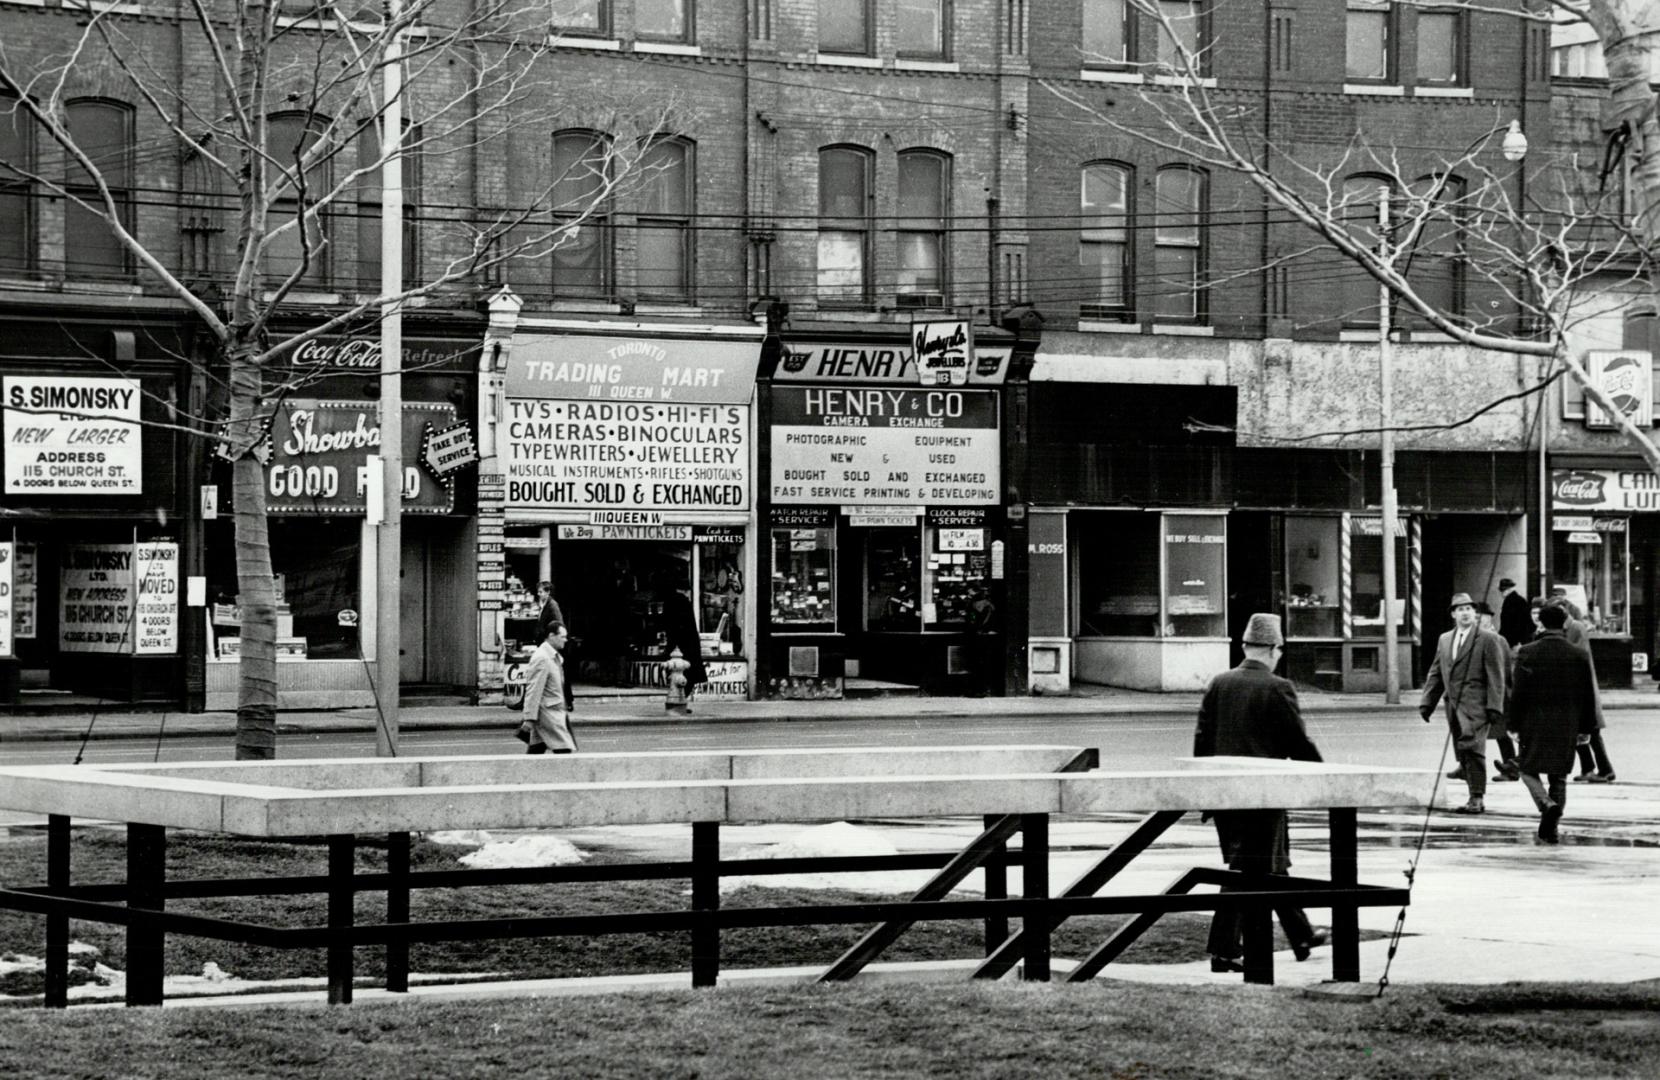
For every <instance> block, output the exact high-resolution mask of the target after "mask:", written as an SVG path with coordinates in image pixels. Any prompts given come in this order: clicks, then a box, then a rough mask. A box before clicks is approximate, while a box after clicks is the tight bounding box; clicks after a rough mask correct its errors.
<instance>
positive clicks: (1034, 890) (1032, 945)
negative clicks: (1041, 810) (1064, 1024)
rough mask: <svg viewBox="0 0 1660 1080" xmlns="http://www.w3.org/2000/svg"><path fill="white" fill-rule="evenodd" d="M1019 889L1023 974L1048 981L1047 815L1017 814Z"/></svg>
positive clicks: (1029, 977) (1049, 925) (1033, 980)
mask: <svg viewBox="0 0 1660 1080" xmlns="http://www.w3.org/2000/svg"><path fill="white" fill-rule="evenodd" d="M1020 877H1021V886H1020V892H1021V895H1022V896H1023V897H1025V899H1026V900H1028V901H1030V902H1031V903H1029V905H1028V906H1027V908H1026V917H1025V918H1024V919H1023V920H1022V922H1021V927H1020V935H1021V940H1022V941H1023V942H1024V943H1025V945H1026V948H1025V949H1024V952H1025V963H1026V970H1025V974H1024V977H1025V978H1026V979H1027V980H1028V981H1032V982H1048V981H1049V932H1050V927H1051V925H1052V924H1051V922H1050V919H1049V915H1048V912H1046V911H1045V910H1044V907H1045V906H1046V905H1043V904H1040V903H1037V901H1039V900H1047V899H1048V897H1049V815H1048V814H1022V815H1020Z"/></svg>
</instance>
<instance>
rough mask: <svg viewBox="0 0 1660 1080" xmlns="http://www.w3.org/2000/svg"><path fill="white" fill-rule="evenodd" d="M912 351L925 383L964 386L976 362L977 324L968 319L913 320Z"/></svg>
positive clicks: (927, 384)
mask: <svg viewBox="0 0 1660 1080" xmlns="http://www.w3.org/2000/svg"><path fill="white" fill-rule="evenodd" d="M911 355H913V356H915V357H916V370H917V378H919V379H920V380H922V385H924V386H963V385H965V384H966V383H967V382H968V373H969V371H970V370H971V369H972V368H973V366H974V328H973V327H972V326H971V325H969V322H968V320H966V319H957V320H955V321H952V322H913V323H912V324H911Z"/></svg>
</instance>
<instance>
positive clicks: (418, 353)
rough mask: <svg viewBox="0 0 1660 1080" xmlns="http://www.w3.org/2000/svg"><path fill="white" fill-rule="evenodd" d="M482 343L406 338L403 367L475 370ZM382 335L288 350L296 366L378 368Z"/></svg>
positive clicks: (305, 344) (311, 343) (407, 370)
mask: <svg viewBox="0 0 1660 1080" xmlns="http://www.w3.org/2000/svg"><path fill="white" fill-rule="evenodd" d="M478 350H479V344H478V342H476V341H471V340H468V341H449V340H445V339H443V338H404V340H403V363H402V364H400V365H399V367H400V369H401V370H402V371H403V372H404V373H405V374H409V373H412V372H421V371H476V370H477V363H478ZM380 351H381V350H380V338H378V337H368V338H318V339H316V340H314V341H307V342H303V343H302V344H300V345H297V346H295V347H294V351H293V352H292V353H290V354H289V363H291V364H292V365H293V366H294V367H297V368H308V369H313V370H323V371H330V370H333V371H379V370H380Z"/></svg>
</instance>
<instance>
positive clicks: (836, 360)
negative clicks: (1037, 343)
mask: <svg viewBox="0 0 1660 1080" xmlns="http://www.w3.org/2000/svg"><path fill="white" fill-rule="evenodd" d="M921 325H923V324H920V323H919V324H918V326H919V327H920V326H921ZM930 325H938V324H930ZM1010 352H1012V350H1011V349H1010V348H1008V347H1007V346H1002V347H997V348H987V347H985V346H984V345H979V346H975V347H973V348H972V349H971V350H970V353H969V361H968V367H967V369H966V371H967V381H968V382H969V383H970V384H975V385H980V386H1001V385H1002V384H1003V379H1004V377H1005V376H1006V375H1007V374H1008V369H1009V354H1010ZM936 378H937V375H936ZM773 381H774V382H824V383H866V384H869V383H883V384H886V383H909V384H910V385H912V386H915V385H916V384H917V383H918V382H927V383H934V382H935V379H924V378H923V376H922V375H921V373H920V372H919V371H918V369H917V362H916V351H915V345H914V343H913V342H875V343H872V342H846V341H790V342H787V343H786V344H785V345H784V355H783V357H782V358H781V359H780V361H779V363H778V370H777V371H776V372H775V373H774V374H773Z"/></svg>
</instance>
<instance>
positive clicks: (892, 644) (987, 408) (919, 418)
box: [763, 323, 1010, 698]
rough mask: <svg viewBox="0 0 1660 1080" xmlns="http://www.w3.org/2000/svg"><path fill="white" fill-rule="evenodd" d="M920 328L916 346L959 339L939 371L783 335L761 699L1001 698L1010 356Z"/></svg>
mask: <svg viewBox="0 0 1660 1080" xmlns="http://www.w3.org/2000/svg"><path fill="white" fill-rule="evenodd" d="M931 325H932V327H933V329H932V330H927V331H924V332H923V337H924V339H925V344H924V348H925V350H926V349H927V342H928V341H933V342H940V341H949V342H955V343H956V344H955V345H954V346H953V347H952V350H953V352H954V353H955V355H954V356H953V358H952V361H951V363H952V365H953V370H952V371H948V372H947V373H946V374H945V375H943V376H941V375H940V374H939V373H938V372H937V371H934V372H930V373H929V375H928V377H924V374H923V372H921V371H919V370H918V367H917V364H916V354H915V349H914V347H913V345H912V343H911V342H909V341H907V340H906V339H903V338H893V339H888V338H882V337H877V336H874V335H865V336H860V337H850V338H848V339H844V340H823V341H813V340H810V339H808V340H793V339H792V340H791V341H790V343H789V346H788V348H787V350H786V352H785V355H784V358H783V360H782V362H781V363H780V365H779V369H778V371H777V373H776V374H775V376H774V380H773V382H772V383H771V384H770V385H769V386H768V387H767V388H766V389H765V391H764V392H765V393H767V394H768V416H769V417H770V420H769V429H768V431H767V433H766V438H767V449H768V468H769V474H768V475H769V478H770V479H769V484H768V495H769V509H768V511H767V521H766V529H767V550H766V553H765V559H766V562H765V565H764V568H763V569H764V572H765V573H766V575H767V582H766V587H767V594H768V603H767V611H766V614H767V622H766V627H765V635H766V642H765V645H764V647H765V649H766V650H767V661H768V679H767V685H766V687H765V692H766V693H767V694H768V695H770V696H776V697H786V698H798V697H799V698H811V697H837V696H840V695H841V694H842V693H843V691H844V688H845V682H844V680H845V679H848V678H855V679H862V680H872V681H875V682H877V683H891V684H896V685H898V686H914V687H920V688H922V689H923V690H925V691H926V692H929V693H936V694H938V693H1001V692H1002V685H1003V637H1004V635H1003V624H1002V620H1001V616H1000V609H1001V608H1002V606H1003V582H1004V542H1003V539H1002V535H1003V523H1004V522H1003V509H1002V501H1003V485H1002V468H1001V441H1000V440H1001V427H1000V423H999V417H1000V404H999V400H998V391H997V389H996V387H997V386H998V385H1000V384H1001V383H1002V381H1003V377H1004V373H1005V372H1006V369H1007V366H1008V359H1009V354H1010V348H1009V347H1008V346H1007V345H1001V344H999V345H994V346H989V347H988V346H984V345H982V346H980V347H978V348H976V347H975V345H974V344H973V343H972V342H971V340H970V339H969V335H968V327H967V324H966V323H952V324H931ZM942 328H943V329H942ZM926 359H927V358H925V364H924V366H925V367H926V366H927V363H926Z"/></svg>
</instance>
